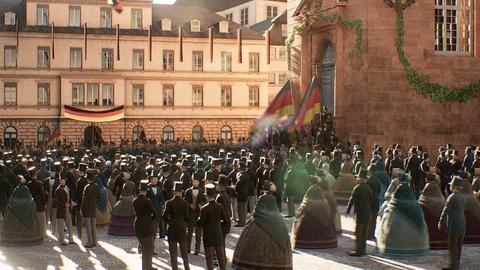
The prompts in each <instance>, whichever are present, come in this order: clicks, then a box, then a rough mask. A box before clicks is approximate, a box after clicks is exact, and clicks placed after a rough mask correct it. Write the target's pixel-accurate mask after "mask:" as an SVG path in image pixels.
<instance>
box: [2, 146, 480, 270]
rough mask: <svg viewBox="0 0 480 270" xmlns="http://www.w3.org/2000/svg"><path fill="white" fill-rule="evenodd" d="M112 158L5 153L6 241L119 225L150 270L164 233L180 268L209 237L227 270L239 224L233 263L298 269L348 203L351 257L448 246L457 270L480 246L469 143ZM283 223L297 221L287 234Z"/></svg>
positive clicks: (479, 181) (68, 239)
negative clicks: (429, 149) (228, 246)
mask: <svg viewBox="0 0 480 270" xmlns="http://www.w3.org/2000/svg"><path fill="white" fill-rule="evenodd" d="M101 150H102V149H100V150H98V151H90V150H88V149H68V150H60V149H58V150H56V149H54V150H48V151H46V152H45V154H44V155H37V154H36V155H30V154H27V153H23V154H20V153H13V152H7V151H5V152H3V153H2V156H1V159H0V217H1V222H0V245H6V246H18V245H24V246H28V245H36V244H42V243H43V241H44V239H45V237H46V236H47V233H46V232H47V229H49V230H50V231H51V232H52V233H53V234H56V235H57V239H58V241H59V243H60V244H61V245H69V244H72V243H73V236H74V234H76V235H77V236H78V238H80V239H81V240H82V242H83V243H84V245H85V247H86V248H95V247H96V246H97V236H96V228H97V227H98V226H108V234H109V235H116V236H136V237H137V238H138V242H139V244H138V251H139V252H140V253H142V269H153V268H152V257H153V256H155V255H156V254H157V253H158V250H159V248H161V246H160V244H159V239H162V238H166V240H167V241H168V250H169V253H170V265H171V267H172V269H178V262H177V256H178V249H180V256H181V257H182V259H183V267H184V269H189V256H191V255H190V254H192V253H193V255H194V256H195V255H198V254H199V253H200V252H202V249H201V248H202V242H203V252H204V254H205V258H206V268H207V269H209V270H210V269H214V266H215V265H218V267H219V268H220V269H226V267H227V262H228V258H227V257H226V255H225V237H226V236H227V235H228V234H229V233H230V228H231V226H232V225H233V226H237V227H244V228H243V231H242V233H241V235H240V238H239V239H238V242H237V244H236V246H235V251H234V255H233V258H232V260H231V264H232V266H233V267H234V268H236V269H292V268H293V262H292V249H328V248H336V247H337V245H338V243H337V236H338V234H339V233H341V232H342V226H341V219H340V213H339V210H338V209H339V208H338V207H337V203H341V204H347V211H346V214H349V213H350V212H351V209H352V208H354V209H355V211H354V213H355V221H356V228H355V235H356V249H355V250H353V251H352V252H350V253H349V255H351V256H364V255H365V254H366V241H367V239H371V240H375V241H376V247H377V250H378V252H379V253H380V254H384V255H388V256H406V255H409V256H421V255H424V254H426V253H428V252H429V250H430V249H447V248H448V250H449V262H450V265H449V268H448V269H458V268H459V263H460V256H461V255H460V254H461V249H462V244H463V243H480V149H474V148H471V147H467V148H466V149H465V155H464V158H463V159H461V158H460V155H459V152H458V151H457V150H455V149H454V148H453V146H452V145H446V146H445V147H440V148H439V152H438V158H437V159H436V162H430V158H429V156H428V154H427V153H426V152H423V149H422V147H419V146H413V147H411V148H410V149H408V151H404V150H403V148H402V147H401V146H400V145H392V146H391V147H390V148H388V149H387V150H386V151H383V149H382V147H381V146H378V145H376V146H374V147H373V150H372V152H371V155H369V156H371V159H370V160H369V161H367V160H364V158H365V157H366V156H367V155H366V153H365V151H366V149H362V147H361V146H360V145H354V146H353V147H352V148H349V147H346V146H343V145H341V144H338V143H337V144H336V146H335V147H333V148H332V149H331V151H330V152H327V151H325V150H323V149H322V147H320V146H318V145H314V146H313V147H312V149H311V151H308V150H305V148H299V147H297V148H295V147H292V148H286V147H283V146H281V147H255V148H250V147H246V146H242V145H236V146H233V145H232V146H224V145H222V146H212V145H210V146H209V147H204V148H175V147H167V148H165V149H162V150H158V151H138V152H126V151H121V150H115V151H101ZM284 202H286V206H287V209H286V211H285V212H286V216H282V214H281V213H282V206H283V205H284ZM285 218H294V223H293V228H292V230H291V232H290V233H289V230H288V229H287V226H286V223H285ZM74 228H75V229H76V230H74ZM65 232H66V235H65Z"/></svg>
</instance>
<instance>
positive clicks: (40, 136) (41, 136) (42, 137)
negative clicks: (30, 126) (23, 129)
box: [37, 126, 50, 145]
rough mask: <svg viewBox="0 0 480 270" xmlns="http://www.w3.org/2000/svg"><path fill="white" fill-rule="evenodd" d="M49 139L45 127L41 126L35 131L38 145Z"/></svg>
mask: <svg viewBox="0 0 480 270" xmlns="http://www.w3.org/2000/svg"><path fill="white" fill-rule="evenodd" d="M48 137H50V129H49V128H48V127H46V126H41V127H40V128H38V131H37V142H38V144H39V145H42V144H45V143H46V142H47V141H48Z"/></svg>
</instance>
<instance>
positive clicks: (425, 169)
mask: <svg viewBox="0 0 480 270" xmlns="http://www.w3.org/2000/svg"><path fill="white" fill-rule="evenodd" d="M420 169H421V170H422V174H423V175H426V174H427V173H429V172H430V156H429V155H428V153H427V152H424V153H422V163H420Z"/></svg>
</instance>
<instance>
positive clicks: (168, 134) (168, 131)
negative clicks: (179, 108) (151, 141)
mask: <svg viewBox="0 0 480 270" xmlns="http://www.w3.org/2000/svg"><path fill="white" fill-rule="evenodd" d="M162 138H163V140H165V141H173V139H174V138H175V134H174V131H173V127H171V126H166V127H164V128H163V136H162Z"/></svg>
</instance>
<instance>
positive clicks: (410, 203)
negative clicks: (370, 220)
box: [388, 184, 425, 230]
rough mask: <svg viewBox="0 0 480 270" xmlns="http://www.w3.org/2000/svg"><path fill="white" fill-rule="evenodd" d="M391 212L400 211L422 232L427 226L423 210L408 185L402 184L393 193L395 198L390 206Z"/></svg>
mask: <svg viewBox="0 0 480 270" xmlns="http://www.w3.org/2000/svg"><path fill="white" fill-rule="evenodd" d="M388 208H389V210H390V211H399V212H400V213H401V214H403V216H405V217H407V218H408V219H410V220H411V221H412V223H413V224H414V225H415V226H416V227H417V228H418V229H419V230H421V229H422V228H423V227H424V224H425V218H424V217H423V212H422V209H421V208H420V205H418V202H417V200H416V199H415V195H414V194H413V191H412V189H411V188H410V187H409V186H408V184H400V186H398V188H397V190H395V192H394V193H393V197H392V199H391V200H390V203H389V205H388Z"/></svg>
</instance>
